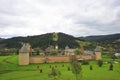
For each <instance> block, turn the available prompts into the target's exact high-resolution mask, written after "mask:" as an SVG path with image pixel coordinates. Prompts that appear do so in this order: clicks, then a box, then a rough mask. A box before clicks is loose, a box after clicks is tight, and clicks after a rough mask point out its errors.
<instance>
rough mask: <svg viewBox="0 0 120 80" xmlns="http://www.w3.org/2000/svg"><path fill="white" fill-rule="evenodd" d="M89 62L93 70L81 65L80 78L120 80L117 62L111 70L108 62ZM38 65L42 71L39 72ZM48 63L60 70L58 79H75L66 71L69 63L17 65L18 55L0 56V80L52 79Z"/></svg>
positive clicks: (87, 79)
mask: <svg viewBox="0 0 120 80" xmlns="http://www.w3.org/2000/svg"><path fill="white" fill-rule="evenodd" d="M5 60H6V61H8V62H5ZM105 60H106V59H105ZM9 62H10V63H9ZM90 64H91V65H92V66H93V70H89V65H82V79H81V80H120V73H119V69H120V68H119V64H114V70H113V71H109V70H108V69H109V64H104V65H103V66H102V67H98V65H97V62H96V61H91V62H90ZM38 65H39V69H42V70H43V73H40V72H39V69H38V68H37V66H38ZM50 65H51V66H57V68H56V69H57V70H58V71H60V72H61V76H59V79H58V80H75V75H74V74H72V72H71V71H68V66H70V63H51V64H30V65H28V66H19V65H18V56H0V80H54V78H53V77H49V76H48V73H50V71H51V68H50ZM62 65H64V67H63V66H62Z"/></svg>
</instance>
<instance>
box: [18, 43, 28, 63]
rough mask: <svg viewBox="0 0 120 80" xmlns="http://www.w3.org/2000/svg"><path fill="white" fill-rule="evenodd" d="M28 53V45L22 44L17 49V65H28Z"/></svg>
mask: <svg viewBox="0 0 120 80" xmlns="http://www.w3.org/2000/svg"><path fill="white" fill-rule="evenodd" d="M29 53H30V45H29V44H27V43H26V44H23V46H22V48H21V49H20V51H19V65H28V64H29Z"/></svg>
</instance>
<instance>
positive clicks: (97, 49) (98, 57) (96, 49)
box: [94, 46, 102, 60]
mask: <svg viewBox="0 0 120 80" xmlns="http://www.w3.org/2000/svg"><path fill="white" fill-rule="evenodd" d="M94 51H95V56H96V60H101V59H102V55H101V49H100V48H99V46H97V47H96V48H95V50H94Z"/></svg>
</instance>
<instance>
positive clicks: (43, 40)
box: [0, 33, 80, 49]
mask: <svg viewBox="0 0 120 80" xmlns="http://www.w3.org/2000/svg"><path fill="white" fill-rule="evenodd" d="M57 35H58V40H57V41H54V40H53V33H47V34H42V35H36V36H27V37H13V38H9V39H4V40H2V41H1V42H0V45H4V47H7V48H20V47H21V43H23V42H24V43H30V45H31V46H32V47H33V48H36V47H40V48H42V49H45V48H47V47H48V46H49V45H55V44H57V45H58V46H59V47H60V48H65V46H66V45H68V46H69V47H71V48H75V47H79V44H78V43H77V42H76V40H80V39H78V38H75V37H73V36H71V35H68V34H64V33H58V34H57Z"/></svg>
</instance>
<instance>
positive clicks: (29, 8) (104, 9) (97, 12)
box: [0, 0, 120, 38]
mask: <svg viewBox="0 0 120 80" xmlns="http://www.w3.org/2000/svg"><path fill="white" fill-rule="evenodd" d="M49 32H63V33H67V34H70V35H73V36H88V35H103V34H113V33H119V32H120V0H0V37H2V38H9V37H15V36H28V35H40V34H45V33H49Z"/></svg>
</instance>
